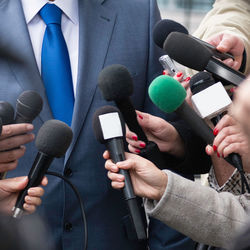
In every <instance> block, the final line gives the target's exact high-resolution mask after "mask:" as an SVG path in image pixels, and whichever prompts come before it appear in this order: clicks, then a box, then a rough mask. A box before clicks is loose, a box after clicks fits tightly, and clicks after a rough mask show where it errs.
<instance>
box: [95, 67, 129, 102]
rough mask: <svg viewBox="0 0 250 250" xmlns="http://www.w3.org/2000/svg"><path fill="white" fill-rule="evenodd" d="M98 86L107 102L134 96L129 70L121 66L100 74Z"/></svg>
mask: <svg viewBox="0 0 250 250" xmlns="http://www.w3.org/2000/svg"><path fill="white" fill-rule="evenodd" d="M98 85H99V88H100V90H101V92H102V95H103V97H104V99H105V100H107V101H116V100H121V99H124V98H128V97H129V96H131V95H132V94H133V79H132V77H131V75H130V73H129V71H128V70H127V68H126V67H124V66H123V65H120V64H113V65H111V66H107V67H106V68H104V69H103V70H102V71H101V72H100V74H99V77H98Z"/></svg>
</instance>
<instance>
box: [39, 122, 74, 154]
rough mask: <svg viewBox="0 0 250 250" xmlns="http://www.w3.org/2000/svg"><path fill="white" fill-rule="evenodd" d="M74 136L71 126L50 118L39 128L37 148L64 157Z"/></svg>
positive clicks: (45, 152)
mask: <svg viewBox="0 0 250 250" xmlns="http://www.w3.org/2000/svg"><path fill="white" fill-rule="evenodd" d="M72 137H73V132H72V130H71V128H70V127H69V126H68V125H67V124H66V123H64V122H62V121H59V120H48V121H46V122H45V123H44V124H43V125H42V127H41V128H40V129H39V131H38V133H37V136H36V141H35V144H36V147H37V149H38V150H39V151H40V152H42V153H44V154H47V155H49V156H52V157H57V158H59V157H62V156H63V155H64V154H65V153H66V151H67V149H68V147H69V145H70V143H71V141H72Z"/></svg>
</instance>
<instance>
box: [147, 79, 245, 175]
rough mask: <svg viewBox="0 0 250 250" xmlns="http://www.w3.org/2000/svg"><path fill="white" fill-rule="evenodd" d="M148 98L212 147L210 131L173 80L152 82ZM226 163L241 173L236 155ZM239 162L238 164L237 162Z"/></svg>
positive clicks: (155, 80) (231, 155)
mask: <svg viewBox="0 0 250 250" xmlns="http://www.w3.org/2000/svg"><path fill="white" fill-rule="evenodd" d="M148 92H149V96H150V98H151V100H152V102H153V103H154V104H155V105H156V106H157V107H158V108H159V109H161V110H163V111H164V112H166V113H172V112H175V113H177V114H178V115H179V116H180V117H181V118H182V119H183V120H184V121H186V122H187V123H188V125H189V126H190V128H191V129H192V130H193V131H194V133H196V134H197V135H198V136H200V137H201V138H202V139H203V140H204V141H205V142H206V143H207V144H210V145H213V141H214V134H213V131H212V129H211V128H210V127H209V126H208V125H207V124H206V122H205V121H204V120H203V119H201V117H200V116H199V115H198V114H197V113H196V112H195V111H194V110H193V109H192V108H191V107H190V106H189V105H188V103H187V102H186V101H185V98H186V90H185V89H184V88H183V86H182V85H181V84H180V83H179V82H178V81H176V80H175V79H174V78H172V77H170V76H167V75H162V76H159V77H157V78H155V79H154V80H153V82H152V83H151V84H150V86H149V90H148ZM224 159H225V160H226V161H227V162H228V163H230V164H231V165H233V166H234V167H236V168H237V169H238V170H239V171H242V162H241V159H240V158H239V157H238V156H237V154H235V153H232V154H230V155H229V156H228V157H226V158H224ZM239 161H240V162H239Z"/></svg>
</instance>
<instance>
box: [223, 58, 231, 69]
mask: <svg viewBox="0 0 250 250" xmlns="http://www.w3.org/2000/svg"><path fill="white" fill-rule="evenodd" d="M223 63H225V64H226V65H227V66H229V67H231V68H233V66H234V61H233V59H232V58H228V59H226V60H224V61H223Z"/></svg>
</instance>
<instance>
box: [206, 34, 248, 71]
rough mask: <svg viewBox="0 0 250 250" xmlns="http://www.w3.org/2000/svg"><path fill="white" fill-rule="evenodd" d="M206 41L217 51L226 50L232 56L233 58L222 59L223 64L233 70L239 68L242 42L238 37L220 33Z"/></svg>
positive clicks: (242, 49) (242, 47) (242, 50)
mask: <svg viewBox="0 0 250 250" xmlns="http://www.w3.org/2000/svg"><path fill="white" fill-rule="evenodd" d="M207 42H208V43H210V44H212V45H214V46H215V47H216V49H217V50H218V51H220V52H223V53H225V52H227V53H230V54H232V55H233V56H234V60H232V59H231V58H229V59H226V60H224V61H223V62H224V63H225V64H227V65H228V66H229V67H232V68H233V69H235V70H238V69H239V68H240V66H241V63H242V59H243V52H244V42H243V41H242V40H241V39H240V38H239V37H237V36H234V35H231V34H227V33H221V34H216V35H214V36H212V37H211V38H209V39H208V40H207Z"/></svg>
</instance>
